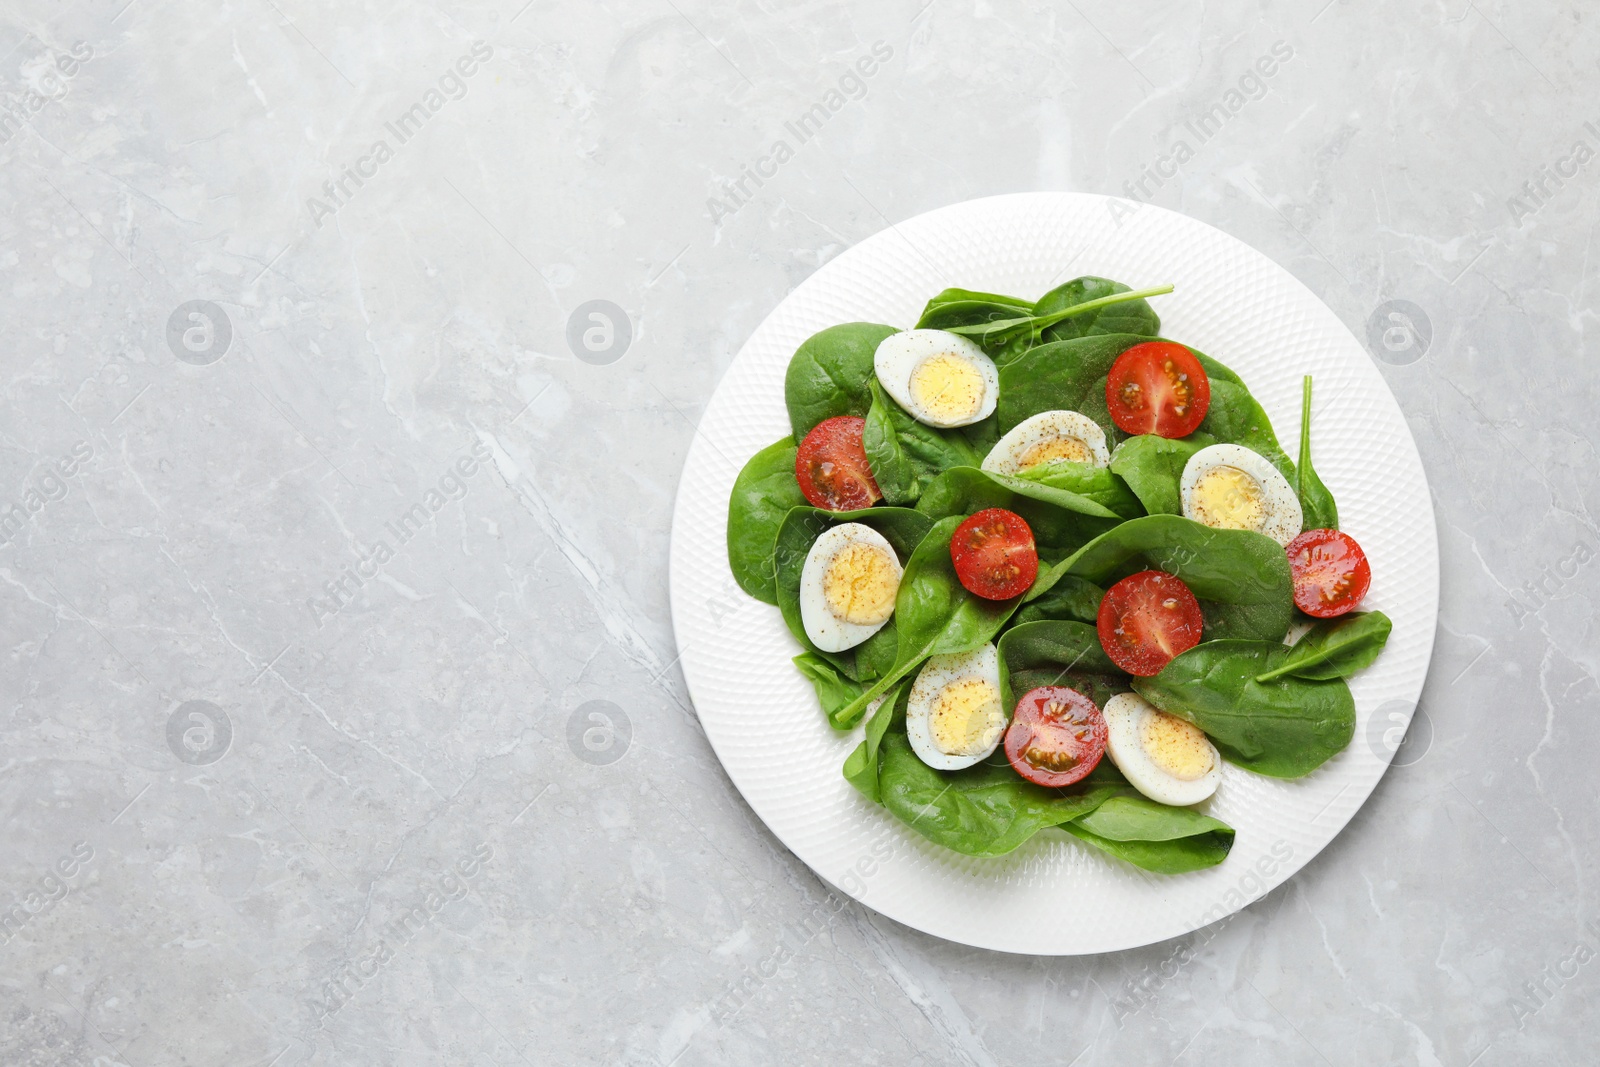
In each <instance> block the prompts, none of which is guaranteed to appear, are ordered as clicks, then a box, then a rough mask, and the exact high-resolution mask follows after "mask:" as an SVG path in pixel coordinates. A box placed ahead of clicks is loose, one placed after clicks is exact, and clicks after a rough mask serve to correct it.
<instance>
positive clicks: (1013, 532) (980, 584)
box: [950, 508, 1039, 600]
mask: <svg viewBox="0 0 1600 1067" xmlns="http://www.w3.org/2000/svg"><path fill="white" fill-rule="evenodd" d="M950 562H952V563H954V564H955V567H956V577H957V578H959V579H960V580H961V584H962V585H963V586H964V587H965V588H966V590H967V592H969V593H971V594H973V595H974V596H981V597H983V598H984V599H985V600H1010V599H1011V598H1012V597H1014V596H1021V595H1022V594H1023V593H1025V592H1027V591H1028V587H1029V586H1031V585H1032V584H1033V580H1034V579H1035V578H1037V577H1038V576H1039V550H1038V549H1037V548H1035V547H1034V543H1033V530H1031V529H1030V528H1029V527H1028V523H1027V521H1026V520H1025V519H1023V517H1022V516H1021V515H1018V514H1017V513H1016V512H1014V511H1007V510H1006V509H1005V508H987V509H985V510H983V511H980V512H978V513H977V514H976V515H974V516H972V517H971V518H970V519H968V520H967V521H966V522H964V523H962V524H961V525H960V526H957V527H956V532H955V534H954V535H952V536H951V538H950Z"/></svg>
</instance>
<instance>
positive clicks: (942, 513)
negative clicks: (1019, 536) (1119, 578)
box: [917, 467, 1120, 559]
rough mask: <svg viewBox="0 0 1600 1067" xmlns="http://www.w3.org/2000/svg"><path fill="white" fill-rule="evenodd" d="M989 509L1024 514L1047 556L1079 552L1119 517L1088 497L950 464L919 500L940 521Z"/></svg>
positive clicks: (920, 507)
mask: <svg viewBox="0 0 1600 1067" xmlns="http://www.w3.org/2000/svg"><path fill="white" fill-rule="evenodd" d="M984 508H1005V509H1007V510H1008V511H1014V512H1016V513H1017V514H1018V515H1021V516H1022V518H1023V520H1024V521H1026V522H1027V524H1028V528H1029V529H1031V530H1032V531H1033V540H1034V544H1035V545H1037V546H1038V549H1039V554H1040V556H1041V557H1043V558H1045V559H1060V558H1061V557H1063V556H1065V555H1067V554H1068V553H1071V552H1075V551H1077V549H1078V548H1079V547H1080V546H1082V545H1083V544H1085V543H1086V542H1088V541H1089V540H1090V539H1091V538H1094V537H1097V536H1099V535H1100V534H1101V533H1103V532H1105V531H1106V530H1109V529H1111V528H1112V527H1114V526H1115V525H1116V524H1117V523H1118V522H1119V521H1120V518H1119V516H1118V515H1117V514H1116V513H1115V512H1113V511H1111V510H1110V509H1109V508H1106V507H1104V506H1102V505H1100V504H1097V503H1095V502H1094V501H1093V500H1091V499H1089V498H1088V497H1081V496H1078V495H1077V494H1075V493H1071V492H1068V491H1066V490H1059V489H1053V488H1051V487H1049V486H1043V485H1039V484H1037V483H1034V482H1026V481H1023V480H1021V479H1017V478H1009V477H1007V476H1006V475H1003V474H990V473H988V472H987V471H982V470H979V469H978V468H977V467H952V468H950V469H949V470H947V471H945V472H944V473H943V474H941V475H939V477H937V478H935V479H933V481H931V482H929V483H928V484H927V487H926V488H924V490H923V492H922V496H921V497H919V498H918V500H917V510H918V511H920V512H922V513H923V514H924V515H927V516H929V517H930V518H935V519H943V518H948V517H950V516H953V515H959V516H961V517H963V518H965V517H966V516H968V515H971V514H973V513H975V512H979V511H982V510H983V509H984Z"/></svg>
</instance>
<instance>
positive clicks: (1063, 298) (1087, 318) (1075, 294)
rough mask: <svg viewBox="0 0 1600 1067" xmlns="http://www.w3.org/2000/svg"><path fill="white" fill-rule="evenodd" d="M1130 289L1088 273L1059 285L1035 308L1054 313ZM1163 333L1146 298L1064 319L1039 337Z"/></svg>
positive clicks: (1041, 312) (1062, 338) (1037, 311)
mask: <svg viewBox="0 0 1600 1067" xmlns="http://www.w3.org/2000/svg"><path fill="white" fill-rule="evenodd" d="M1126 292H1128V287H1127V286H1126V285H1123V284H1122V283H1121V282H1114V281H1112V280H1110V279H1109V278H1096V277H1093V276H1092V275H1085V276H1084V277H1082V278H1074V279H1072V281H1070V282H1067V283H1066V284H1065V285H1058V286H1056V287H1055V288H1054V289H1052V290H1050V291H1049V292H1048V293H1046V294H1044V295H1043V296H1041V297H1040V298H1039V301H1038V303H1036V304H1035V305H1034V307H1033V313H1034V314H1035V315H1051V314H1054V313H1055V312H1057V311H1061V310H1063V309H1064V308H1069V307H1076V306H1077V305H1079V304H1084V303H1087V302H1089V301H1090V300H1099V299H1100V298H1102V297H1107V296H1111V295H1113V294H1115V293H1126ZM1160 332H1161V319H1160V318H1159V317H1158V316H1157V315H1156V313H1155V312H1154V311H1153V310H1151V307H1150V305H1149V304H1148V303H1146V302H1145V301H1143V300H1130V301H1128V302H1127V303H1125V304H1112V305H1110V306H1108V307H1102V308H1101V309H1100V310H1099V311H1091V312H1088V313H1086V314H1083V315H1077V316H1074V317H1072V318H1068V319H1062V320H1061V321H1060V322H1058V323H1056V324H1055V325H1054V326H1048V327H1046V328H1045V329H1044V330H1043V332H1041V334H1040V335H1039V339H1040V340H1041V341H1044V342H1050V341H1065V340H1068V339H1070V338H1073V337H1087V336H1089V335H1090V334H1102V333H1136V334H1141V335H1143V336H1145V337H1155V336H1156V335H1158V334H1159V333H1160Z"/></svg>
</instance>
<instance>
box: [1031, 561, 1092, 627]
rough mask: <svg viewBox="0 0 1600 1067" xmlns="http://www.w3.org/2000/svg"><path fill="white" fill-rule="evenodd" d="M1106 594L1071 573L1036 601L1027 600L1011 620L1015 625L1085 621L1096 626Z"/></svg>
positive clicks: (1065, 575)
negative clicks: (1101, 602)
mask: <svg viewBox="0 0 1600 1067" xmlns="http://www.w3.org/2000/svg"><path fill="white" fill-rule="evenodd" d="M1105 595H1106V591H1105V590H1104V589H1102V588H1100V587H1099V586H1098V585H1095V584H1094V583H1093V582H1090V581H1086V580H1084V579H1082V578H1079V577H1077V576H1076V575H1072V574H1064V575H1062V576H1061V577H1060V578H1058V579H1056V583H1055V584H1054V585H1052V586H1051V587H1050V588H1049V589H1047V590H1046V591H1045V592H1044V593H1043V594H1041V595H1040V596H1039V598H1038V599H1037V600H1029V601H1025V602H1024V603H1023V605H1022V607H1020V608H1018V609H1017V613H1016V614H1015V615H1013V616H1012V617H1011V623H1012V625H1013V626H1021V625H1022V624H1023V623H1025V622H1041V621H1045V620H1052V621H1056V622H1086V623H1089V624H1090V625H1093V624H1094V622H1095V620H1097V619H1098V618H1099V617H1100V601H1102V600H1104V599H1105Z"/></svg>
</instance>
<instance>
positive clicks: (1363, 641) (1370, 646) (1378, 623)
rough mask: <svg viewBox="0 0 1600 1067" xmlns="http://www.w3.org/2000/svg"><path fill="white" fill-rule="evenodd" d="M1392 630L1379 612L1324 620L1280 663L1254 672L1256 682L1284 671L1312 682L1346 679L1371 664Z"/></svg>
mask: <svg viewBox="0 0 1600 1067" xmlns="http://www.w3.org/2000/svg"><path fill="white" fill-rule="evenodd" d="M1392 629H1394V624H1393V623H1392V622H1390V621H1389V616H1387V615H1385V614H1384V613H1383V612H1381V611H1358V612H1355V613H1353V614H1350V615H1342V616H1340V617H1339V618H1337V619H1323V620H1322V621H1320V622H1318V623H1317V624H1316V625H1315V626H1313V627H1311V629H1309V630H1307V631H1306V632H1305V635H1304V636H1302V637H1301V638H1300V640H1298V641H1296V642H1295V643H1294V646H1293V647H1292V648H1290V649H1289V653H1288V655H1286V656H1284V657H1283V662H1282V663H1279V664H1278V665H1277V666H1276V667H1274V668H1272V669H1271V670H1270V671H1266V672H1264V673H1262V674H1258V675H1256V681H1258V682H1270V681H1272V680H1273V679H1275V678H1281V677H1283V676H1284V675H1286V674H1292V675H1294V676H1295V677H1296V678H1309V679H1312V680H1313V681H1327V680H1330V679H1333V678H1348V677H1350V676H1351V675H1352V674H1355V673H1356V672H1357V671H1359V670H1361V669H1362V668H1363V667H1368V666H1371V664H1372V661H1373V660H1375V659H1377V658H1378V653H1380V652H1382V651H1383V646H1384V645H1386V644H1387V643H1388V641H1389V631H1390V630H1392Z"/></svg>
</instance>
